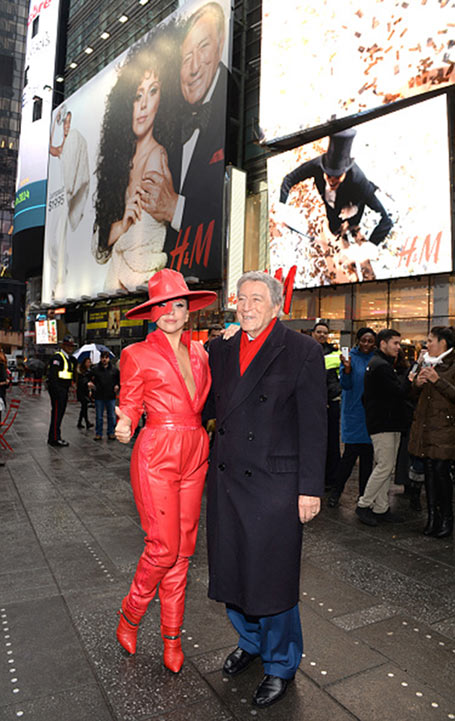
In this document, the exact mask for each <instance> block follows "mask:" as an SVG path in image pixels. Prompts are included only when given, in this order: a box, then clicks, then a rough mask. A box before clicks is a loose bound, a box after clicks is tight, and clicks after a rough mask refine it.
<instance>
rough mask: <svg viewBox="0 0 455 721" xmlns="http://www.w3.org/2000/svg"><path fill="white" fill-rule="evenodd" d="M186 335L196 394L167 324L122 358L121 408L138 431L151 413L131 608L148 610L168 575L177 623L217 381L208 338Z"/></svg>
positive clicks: (144, 441) (166, 615) (165, 603)
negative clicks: (141, 544)
mask: <svg viewBox="0 0 455 721" xmlns="http://www.w3.org/2000/svg"><path fill="white" fill-rule="evenodd" d="M182 342H183V343H185V345H186V346H187V348H188V351H189V355H190V363H191V369H192V372H193V377H194V382H195V385H196V392H195V396H194V398H191V397H190V394H189V392H188V388H187V386H186V383H185V381H184V379H183V376H182V374H181V372H180V368H179V365H178V362H177V358H176V356H175V354H174V352H173V350H172V348H171V345H170V343H169V341H168V340H167V338H166V334H165V333H163V332H162V331H161V330H160V329H157V330H155V331H154V332H153V333H150V334H149V335H148V336H147V338H146V340H145V341H143V342H141V343H135V344H134V345H131V346H129V347H127V348H125V349H124V350H123V351H122V354H121V359H120V377H121V386H120V388H121V390H120V409H121V410H122V411H123V412H124V413H126V415H127V416H128V417H129V418H130V419H131V422H132V430H133V432H134V429H135V428H136V426H137V423H138V421H139V419H140V417H141V414H142V412H143V410H144V408H145V411H146V415H147V421H146V426H145V428H143V429H142V430H141V432H140V434H139V437H138V439H137V441H136V443H135V446H134V451H133V454H132V457H131V484H132V487H133V493H134V499H135V502H136V506H137V509H138V512H139V516H140V520H141V525H142V528H143V529H144V531H145V534H146V537H145V549H144V551H143V553H142V555H141V557H140V559H139V563H138V566H137V569H136V573H135V575H134V579H133V582H132V584H131V588H130V591H129V593H128V595H127V597H126V598H125V599H124V603H123V608H124V611H125V612H126V613H127V614H128V611H130V612H132V613H133V614H134V615H135V616H136V617H142V616H143V615H144V613H145V612H146V610H147V606H148V604H149V603H150V601H151V600H152V598H153V597H154V595H155V592H156V588H157V585H158V583H159V582H161V583H160V590H159V596H160V601H161V623H162V625H164V626H169V627H172V628H179V627H180V626H181V625H182V622H183V613H184V604H185V587H186V577H187V572H188V562H189V557H190V556H191V555H192V554H193V552H194V547H195V545H196V536H197V529H198V523H199V514H200V506H201V497H202V491H203V487H204V481H205V475H206V471H207V458H208V436H207V433H206V431H205V430H204V428H203V427H202V425H201V415H200V414H201V410H202V408H203V406H204V403H205V400H206V398H207V395H208V392H209V389H210V383H211V377H210V370H209V365H208V356H207V353H206V351H205V350H204V348H203V347H202V345H201V344H200V343H197V342H194V341H193V342H191V340H190V334H189V332H185V333H183V335H182Z"/></svg>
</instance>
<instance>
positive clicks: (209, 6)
mask: <svg viewBox="0 0 455 721" xmlns="http://www.w3.org/2000/svg"><path fill="white" fill-rule="evenodd" d="M204 15H211V16H212V18H213V20H214V21H215V25H216V30H217V33H218V37H219V38H223V37H224V34H225V19H224V12H223V8H222V7H221V5H220V4H219V3H217V2H208V3H206V4H205V5H203V6H202V7H201V8H199V10H196V12H195V13H193V15H191V17H190V18H189V20H188V25H187V27H186V32H185V35H187V34H188V33H189V32H190V30H191V28H193V27H194V25H196V23H197V22H198V20H200V19H201V17H203V16H204Z"/></svg>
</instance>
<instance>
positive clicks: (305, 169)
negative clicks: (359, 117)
mask: <svg viewBox="0 0 455 721" xmlns="http://www.w3.org/2000/svg"><path fill="white" fill-rule="evenodd" d="M355 135H356V131H355V130H354V129H353V128H348V129H347V130H342V131H340V132H339V133H334V134H333V135H331V136H330V138H329V147H328V149H327V152H326V153H323V154H322V155H319V156H318V157H317V158H313V160H308V161H307V162H306V163H303V165H300V166H299V167H298V168H296V169H295V170H293V171H292V172H291V173H288V175H286V176H285V177H284V179H283V182H282V183H281V189H280V202H281V203H286V201H287V198H288V195H289V192H290V190H291V188H292V187H293V186H294V185H297V183H300V182H301V181H302V180H307V179H308V178H313V179H314V182H315V184H316V187H317V189H318V192H319V195H320V196H321V198H322V200H323V202H324V205H325V209H326V213H327V220H328V223H329V228H330V231H331V232H332V233H333V234H334V235H339V234H340V233H344V232H346V230H348V229H349V230H350V231H351V233H352V234H353V235H354V237H355V238H356V240H358V239H359V237H358V234H359V224H360V221H361V219H362V216H363V213H364V210H365V206H366V205H367V206H368V207H369V208H371V209H372V210H374V211H375V212H376V213H379V214H380V216H381V219H380V221H379V223H378V224H377V225H376V227H375V228H374V230H373V232H372V233H371V235H370V237H369V238H368V240H369V241H370V242H371V243H373V244H374V245H379V243H381V242H382V241H383V240H384V238H385V237H386V236H387V235H388V233H389V231H390V229H391V228H392V225H393V222H392V220H391V218H390V216H389V215H388V214H387V211H386V210H385V208H384V206H383V205H382V203H380V201H379V200H378V198H377V196H376V191H377V190H378V186H377V185H375V184H374V183H372V182H371V180H368V178H367V177H366V175H365V174H364V173H363V171H362V170H361V169H360V168H359V166H358V165H357V163H355V162H354V158H352V157H351V147H352V142H353V140H354V137H355ZM360 239H361V238H360Z"/></svg>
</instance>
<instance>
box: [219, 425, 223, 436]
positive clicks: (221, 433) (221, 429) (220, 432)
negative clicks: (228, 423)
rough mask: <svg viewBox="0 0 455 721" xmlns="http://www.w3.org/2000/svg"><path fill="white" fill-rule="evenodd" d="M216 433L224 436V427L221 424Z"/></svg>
mask: <svg viewBox="0 0 455 721" xmlns="http://www.w3.org/2000/svg"><path fill="white" fill-rule="evenodd" d="M218 433H219V434H220V436H224V428H223V426H221V428H218Z"/></svg>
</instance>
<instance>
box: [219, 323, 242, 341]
mask: <svg viewBox="0 0 455 721" xmlns="http://www.w3.org/2000/svg"><path fill="white" fill-rule="evenodd" d="M239 330H240V326H239V325H236V324H235V323H231V325H228V327H227V328H223V330H222V331H221V333H220V335H221V336H222V337H223V340H229V338H233V337H234V336H235V334H236V333H238V332H239Z"/></svg>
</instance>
